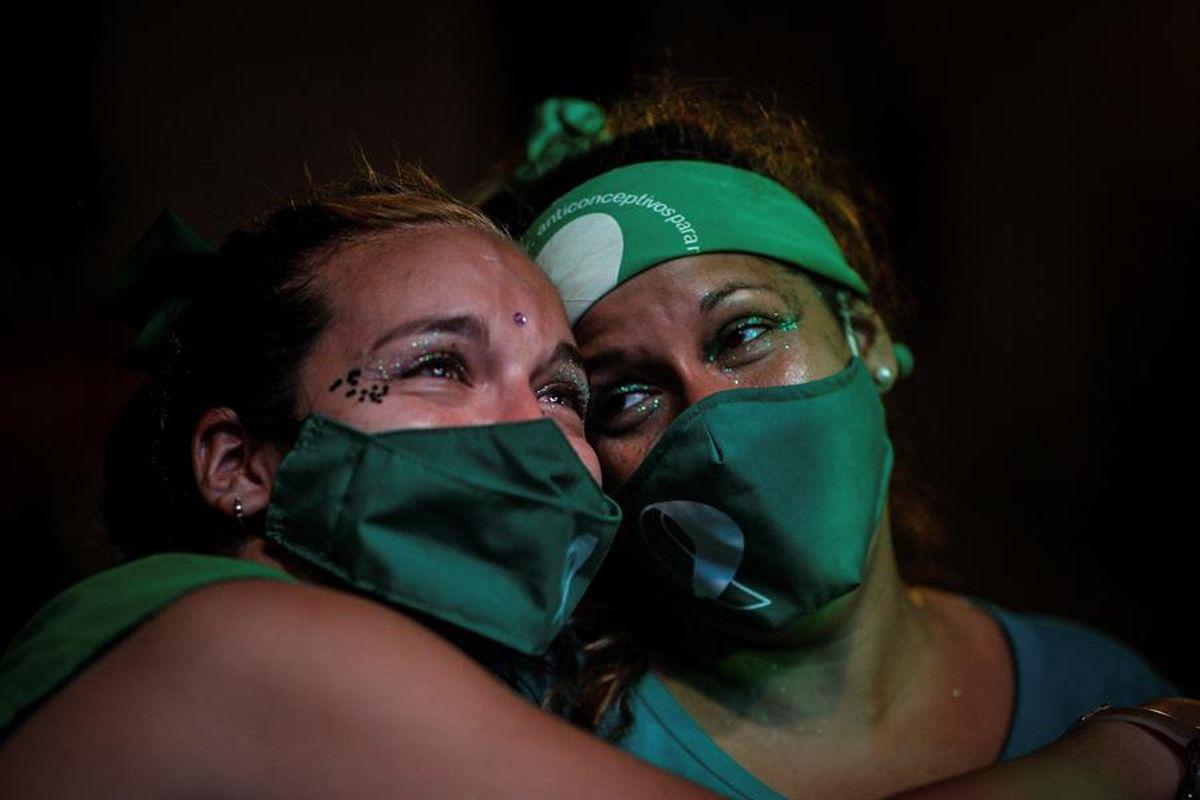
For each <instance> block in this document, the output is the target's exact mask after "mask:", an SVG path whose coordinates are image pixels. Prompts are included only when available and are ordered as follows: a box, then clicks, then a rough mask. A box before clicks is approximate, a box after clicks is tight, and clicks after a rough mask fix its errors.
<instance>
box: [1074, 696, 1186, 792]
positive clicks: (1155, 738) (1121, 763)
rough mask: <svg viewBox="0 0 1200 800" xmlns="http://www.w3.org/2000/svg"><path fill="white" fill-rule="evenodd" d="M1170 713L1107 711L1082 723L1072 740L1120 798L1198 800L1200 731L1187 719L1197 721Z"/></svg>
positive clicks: (1143, 709)
mask: <svg viewBox="0 0 1200 800" xmlns="http://www.w3.org/2000/svg"><path fill="white" fill-rule="evenodd" d="M1167 709H1168V710H1163V709H1162V708H1155V707H1153V706H1149V705H1148V706H1138V707H1131V708H1111V707H1109V706H1107V705H1104V706H1101V707H1100V708H1097V709H1096V710H1094V711H1092V712H1090V713H1088V714H1086V715H1084V716H1083V717H1082V718H1080V720H1079V721H1078V722H1076V723H1075V725H1074V726H1073V727H1072V729H1071V731H1070V736H1069V737H1068V739H1069V740H1075V742H1076V743H1077V744H1078V745H1079V746H1080V747H1081V748H1082V749H1083V750H1084V752H1085V753H1086V759H1087V763H1090V764H1091V765H1092V766H1093V767H1094V768H1095V769H1097V770H1099V771H1100V772H1101V774H1105V775H1107V780H1108V781H1109V785H1110V786H1112V787H1113V788H1114V789H1116V790H1117V791H1118V792H1119V796H1120V797H1123V798H1187V800H1195V797H1196V795H1195V794H1194V791H1195V787H1196V777H1197V774H1200V728H1197V727H1196V726H1195V725H1193V724H1192V722H1190V721H1188V720H1187V719H1186V718H1187V717H1188V716H1191V715H1189V714H1187V713H1184V714H1183V715H1182V717H1183V718H1181V717H1180V716H1176V715H1173V714H1171V713H1170V710H1171V706H1169V705H1168V706H1167Z"/></svg>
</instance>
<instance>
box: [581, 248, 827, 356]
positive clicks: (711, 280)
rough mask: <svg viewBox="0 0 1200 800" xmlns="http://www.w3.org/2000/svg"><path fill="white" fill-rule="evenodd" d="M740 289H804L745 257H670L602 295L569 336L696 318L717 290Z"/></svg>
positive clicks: (797, 275)
mask: <svg viewBox="0 0 1200 800" xmlns="http://www.w3.org/2000/svg"><path fill="white" fill-rule="evenodd" d="M740 285H745V286H749V287H765V288H770V289H772V290H774V291H776V292H779V293H781V294H785V295H788V296H792V295H797V294H799V293H802V292H803V291H804V288H805V287H806V286H810V284H809V282H808V281H807V280H806V279H805V277H804V274H803V273H802V272H800V271H798V270H795V269H792V268H790V267H786V266H784V265H781V264H778V263H776V262H774V261H772V260H770V259H768V258H763V257H762V256H756V255H750V254H748V253H709V254H705V255H700V256H688V257H686V258H676V259H673V260H671V261H665V262H663V263H662V264H659V265H657V266H655V267H651V268H650V269H648V270H646V271H645V272H642V273H641V274H639V275H636V276H635V277H633V278H631V279H630V280H628V281H626V282H625V283H623V284H621V285H620V286H618V287H617V288H616V289H613V290H612V291H611V292H609V293H608V294H607V295H605V296H604V297H602V298H601V299H600V300H599V301H598V302H597V303H596V304H595V305H594V306H592V307H591V308H590V309H589V310H588V312H587V313H586V314H584V315H583V317H581V318H580V320H579V322H578V323H577V324H576V326H575V335H576V337H577V338H578V339H579V342H580V344H581V345H582V344H584V343H585V342H586V341H587V340H588V339H590V338H593V337H595V336H598V335H600V334H601V333H604V332H606V331H609V330H612V329H613V328H616V327H621V326H625V325H628V324H629V323H630V322H631V321H635V320H639V319H643V318H647V319H648V318H663V317H671V318H674V319H676V320H678V319H680V318H682V317H688V316H699V315H701V314H703V311H704V306H705V305H706V304H707V302H710V301H711V300H712V299H713V298H714V297H717V296H719V293H720V292H721V291H722V290H724V289H729V288H732V287H735V286H740Z"/></svg>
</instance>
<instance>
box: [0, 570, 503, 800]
mask: <svg viewBox="0 0 1200 800" xmlns="http://www.w3.org/2000/svg"><path fill="white" fill-rule="evenodd" d="M493 684H494V682H493V681H491V680H490V678H488V677H487V676H486V675H485V674H484V673H482V672H481V671H479V670H478V668H477V667H476V666H475V665H474V664H472V663H471V662H469V661H467V660H466V659H465V658H464V657H463V656H462V655H461V654H459V653H458V652H457V651H456V650H454V648H452V647H451V646H450V645H449V644H448V643H446V642H445V641H444V640H442V639H440V638H439V637H437V636H436V635H434V634H433V633H431V632H429V631H427V630H426V629H424V628H423V627H422V626H420V625H419V624H418V623H416V622H415V621H413V620H411V619H409V618H407V617H405V616H404V615H402V614H399V613H396V612H394V611H391V610H390V609H388V608H386V607H383V606H380V605H378V604H375V603H372V602H369V601H365V600H362V599H359V598H357V597H354V596H352V595H349V594H346V593H343V592H337V591H331V590H326V589H321V588H317V587H314V586H309V585H301V584H288V583H278V582H273V581H269V580H254V579H249V580H245V581H238V582H229V583H219V584H214V585H211V586H207V587H204V588H201V589H198V590H196V591H194V592H192V593H191V594H188V595H187V596H185V597H183V598H182V599H180V600H178V601H176V602H174V603H172V604H171V605H169V606H168V607H167V608H165V609H164V610H163V611H162V612H161V613H159V614H158V615H157V616H155V617H154V618H153V619H152V620H150V621H149V622H147V623H145V624H144V625H142V626H141V627H139V628H138V629H136V630H135V631H133V632H132V633H131V634H130V635H129V636H128V637H126V638H125V639H123V640H121V641H120V643H119V644H117V645H116V646H114V647H112V648H111V649H110V650H109V651H107V652H106V653H105V654H104V655H103V656H102V657H100V658H99V659H98V660H97V661H96V662H95V663H93V664H92V665H91V666H90V667H88V668H87V669H86V670H85V671H84V672H82V674H80V675H79V676H78V677H77V678H75V679H74V680H72V681H71V682H70V683H69V684H67V685H66V686H65V687H64V688H63V689H62V690H61V691H60V692H58V693H57V694H56V695H54V696H53V697H52V698H51V699H50V700H49V701H47V702H46V703H45V704H44V705H43V706H42V707H41V708H39V709H38V710H37V711H36V712H35V713H34V714H33V715H32V716H31V717H29V718H28V719H27V720H26V721H25V723H24V724H22V725H21V726H20V727H19V728H18V729H17V730H16V731H15V732H14V734H13V735H12V737H11V738H10V739H9V740H8V741H7V742H5V744H4V747H3V749H0V786H5V785H10V782H16V783H15V785H16V786H23V785H27V786H29V787H34V786H36V787H38V794H39V795H42V796H54V795H55V794H58V795H61V796H70V795H72V794H76V793H77V791H79V790H82V789H83V788H84V787H85V786H86V785H87V784H88V783H89V782H95V781H100V782H102V783H103V784H104V785H111V786H113V787H114V788H115V787H122V789H123V790H122V791H114V792H113V795H114V796H121V795H122V794H123V793H127V792H128V793H139V794H141V793H145V792H146V790H147V788H148V785H149V786H151V787H155V788H157V789H158V790H159V791H162V792H164V793H166V794H171V793H172V792H173V791H174V790H175V789H176V788H178V789H180V790H187V791H193V792H194V791H195V789H196V788H197V787H200V786H205V787H208V788H209V789H211V790H212V791H213V793H225V792H231V793H232V794H234V795H253V794H256V793H258V792H259V790H260V789H265V788H266V787H257V786H253V785H247V784H246V781H247V780H250V779H252V778H253V776H256V775H257V776H262V775H265V774H268V773H270V770H264V765H265V764H269V763H272V761H273V759H274V758H276V757H280V756H287V757H290V756H293V755H295V754H296V753H298V752H304V751H305V749H306V748H311V749H312V750H313V751H314V752H317V751H319V750H320V749H321V748H322V747H328V746H329V745H330V741H329V738H328V731H329V730H330V729H332V730H338V729H352V730H355V731H361V730H364V729H367V728H368V727H369V723H364V719H369V718H371V717H372V716H375V717H377V718H379V719H380V720H387V721H389V722H391V723H395V722H398V721H402V720H411V721H412V722H413V723H414V726H415V727H416V728H417V729H420V722H421V720H430V719H436V718H438V717H439V715H444V714H445V713H446V710H447V708H450V707H453V705H454V702H455V701H454V698H455V693H454V692H452V691H449V689H448V688H447V687H449V686H452V685H454V686H457V687H459V689H460V690H461V689H462V688H463V687H469V688H470V689H471V690H472V692H473V693H474V694H477V695H478V698H477V699H483V700H486V698H487V697H489V693H493V694H494V693H495V692H503V689H502V687H500V686H499V685H498V684H497V685H493ZM393 712H394V713H393ZM400 738H401V739H403V738H404V737H403V736H401V737H400ZM280 743H286V745H282V744H280ZM396 744H404V742H401V741H397V742H396ZM285 750H286V753H285ZM293 772H294V773H295V774H300V773H302V772H303V770H299V769H298V768H297V769H296V770H294V771H293ZM51 775H52V776H53V779H51V780H48V778H47V776H51ZM279 778H280V776H279V775H274V774H273V775H272V780H278V779H279ZM26 779H28V781H29V783H28V784H23V783H22V781H23V780H26ZM128 781H136V783H135V784H130V785H126V783H124V782H128ZM56 782H58V783H62V785H61V786H59V787H58V788H59V789H60V790H61V791H58V792H56V791H55V790H54V789H55V787H54V784H55V783H56ZM296 789H297V794H296V796H304V792H303V791H300V789H301V787H296ZM3 793H4V792H2V791H0V794H3Z"/></svg>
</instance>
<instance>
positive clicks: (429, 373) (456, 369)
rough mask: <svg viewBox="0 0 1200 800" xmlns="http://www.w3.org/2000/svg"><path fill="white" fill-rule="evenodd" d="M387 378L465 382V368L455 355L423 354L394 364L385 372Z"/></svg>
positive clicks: (444, 353)
mask: <svg viewBox="0 0 1200 800" xmlns="http://www.w3.org/2000/svg"><path fill="white" fill-rule="evenodd" d="M387 374H388V377H389V378H392V379H401V380H403V379H405V378H437V379H441V380H452V381H459V382H460V383H466V382H467V368H466V365H465V364H464V363H463V360H462V359H461V358H460V357H459V356H458V355H457V354H455V353H450V352H436V353H424V354H422V355H419V356H417V357H416V358H411V359H408V360H407V361H401V362H398V363H396V364H394V365H393V366H392V367H391V368H390V369H388V370H387Z"/></svg>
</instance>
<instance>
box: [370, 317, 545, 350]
mask: <svg viewBox="0 0 1200 800" xmlns="http://www.w3.org/2000/svg"><path fill="white" fill-rule="evenodd" d="M431 333H449V334H457V335H459V336H464V337H466V338H468V339H474V340H476V341H480V342H486V341H487V338H488V331H487V325H485V324H484V322H483V320H482V319H480V318H479V317H477V316H474V315H472V314H466V315H462V316H458V317H421V318H420V319H413V320H409V321H408V322H402V323H400V324H399V325H397V326H396V327H394V328H392V329H391V330H389V331H388V332H387V333H385V334H383V335H382V336H380V337H379V338H378V339H376V340H375V343H374V344H373V345H371V349H370V351H369V352H372V353H373V352H375V351H376V350H378V349H379V348H381V347H383V346H384V345H385V344H387V343H388V342H390V341H392V340H393V339H399V338H400V337H403V336H425V335H428V334H431ZM564 344H565V342H564ZM560 346H561V345H560Z"/></svg>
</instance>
